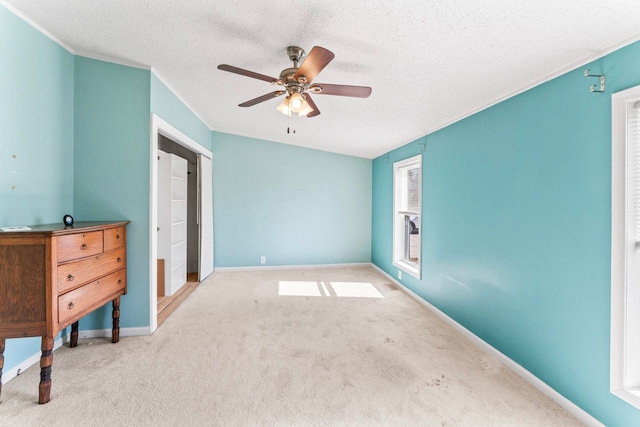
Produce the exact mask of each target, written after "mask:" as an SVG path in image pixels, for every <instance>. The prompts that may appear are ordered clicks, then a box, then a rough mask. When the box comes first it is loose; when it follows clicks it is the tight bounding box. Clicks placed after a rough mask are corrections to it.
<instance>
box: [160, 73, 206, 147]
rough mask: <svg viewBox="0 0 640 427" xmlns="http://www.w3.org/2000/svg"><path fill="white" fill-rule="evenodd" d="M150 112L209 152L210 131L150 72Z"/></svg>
mask: <svg viewBox="0 0 640 427" xmlns="http://www.w3.org/2000/svg"><path fill="white" fill-rule="evenodd" d="M151 112H152V113H155V114H157V115H158V116H160V118H162V119H163V120H164V121H166V122H168V123H170V124H171V125H172V126H173V127H175V128H176V129H179V130H180V132H182V133H184V134H185V135H187V136H188V137H189V138H191V139H193V140H194V141H196V142H197V143H198V144H200V145H202V146H203V147H204V148H206V149H207V150H211V131H210V130H209V127H208V126H207V125H205V124H204V123H203V122H202V121H201V120H200V119H199V118H198V117H197V116H196V115H195V114H194V113H193V112H192V111H191V110H190V109H189V108H188V107H187V106H186V105H185V104H184V103H183V102H182V101H180V99H179V98H178V97H177V96H176V95H175V94H174V93H173V92H172V91H171V90H170V89H169V88H168V87H167V86H166V85H165V84H164V83H162V81H161V80H160V79H159V78H158V77H157V76H156V75H155V74H154V73H153V72H152V73H151Z"/></svg>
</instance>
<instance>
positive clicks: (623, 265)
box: [610, 86, 640, 408]
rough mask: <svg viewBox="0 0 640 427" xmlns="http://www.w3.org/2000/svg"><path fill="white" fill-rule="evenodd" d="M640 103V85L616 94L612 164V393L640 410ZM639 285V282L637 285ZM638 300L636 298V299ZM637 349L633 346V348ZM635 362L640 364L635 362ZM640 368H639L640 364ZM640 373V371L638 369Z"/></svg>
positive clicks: (613, 97)
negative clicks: (631, 171) (638, 226)
mask: <svg viewBox="0 0 640 427" xmlns="http://www.w3.org/2000/svg"><path fill="white" fill-rule="evenodd" d="M639 100H640V86H636V87H634V88H631V89H627V90H624V91H621V92H618V93H615V94H613V95H612V140H611V148H612V150H611V151H612V153H611V157H612V164H611V362H610V369H611V370H610V390H611V393H613V394H614V395H616V396H618V397H619V398H621V399H623V400H624V401H626V402H628V403H630V404H631V405H633V406H635V407H636V408H640V388H639V387H638V386H639V385H640V384H631V381H630V379H629V374H628V373H629V371H630V366H631V365H629V363H631V362H632V361H631V360H630V359H632V358H630V357H629V356H628V355H629V353H630V348H632V349H633V350H632V352H634V353H635V354H637V353H638V351H640V339H638V338H637V337H636V338H635V339H633V340H632V339H627V337H628V336H630V335H632V333H631V332H630V329H634V331H633V332H638V330H637V329H638V328H637V325H635V326H633V327H632V324H635V323H637V322H635V323H634V322H632V321H631V314H632V313H634V312H636V313H637V311H638V307H640V300H638V301H636V302H635V308H634V307H629V309H627V307H628V302H629V301H628V300H630V299H631V297H630V296H629V295H638V292H640V283H637V282H638V281H637V280H635V281H634V280H627V271H628V262H627V254H628V248H629V245H630V244H631V245H634V246H635V244H636V243H635V241H634V242H630V239H629V237H628V236H629V233H628V229H627V209H628V201H627V164H626V161H627V152H628V147H627V117H628V114H627V106H628V105H629V104H631V103H635V102H637V101H639ZM634 282H635V283H634ZM633 299H634V300H635V299H636V298H633ZM631 346H633V347H631ZM634 363H636V364H637V363H639V362H638V361H634ZM636 366H637V365H636ZM635 369H636V370H637V368H635Z"/></svg>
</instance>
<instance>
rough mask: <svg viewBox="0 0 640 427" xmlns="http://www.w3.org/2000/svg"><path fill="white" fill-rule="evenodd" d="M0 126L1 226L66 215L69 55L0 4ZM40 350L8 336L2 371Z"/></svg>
mask: <svg viewBox="0 0 640 427" xmlns="http://www.w3.org/2000/svg"><path fill="white" fill-rule="evenodd" d="M0 129H2V139H1V140H0V226H11V225H29V224H46V223H54V222H55V223H57V222H61V221H62V216H63V215H64V214H66V213H73V165H72V163H73V55H72V54H71V53H69V52H68V51H66V50H65V49H63V48H62V47H60V46H59V45H58V44H56V43H54V42H53V41H51V40H50V39H49V38H47V37H45V36H44V35H42V33H40V32H39V31H37V30H36V29H34V28H33V27H31V26H30V25H28V24H26V23H25V22H24V21H23V20H21V19H19V18H18V17H16V16H15V15H14V14H13V13H11V12H9V11H8V10H7V9H5V8H4V7H2V6H0ZM14 154H15V155H16V156H17V157H16V158H15V159H14V158H13V157H12V155H14ZM65 165H68V167H65ZM14 170H15V171H16V173H15V174H14V173H13V171H14ZM13 185H16V187H17V189H16V190H11V187H12V186H13ZM39 349H40V339H39V338H23V339H17V340H7V346H6V351H5V365H4V366H5V370H9V369H12V368H13V367H15V366H17V365H18V364H19V363H20V362H21V361H23V360H24V359H26V358H27V357H29V356H32V355H33V354H35V353H37V352H38V351H39Z"/></svg>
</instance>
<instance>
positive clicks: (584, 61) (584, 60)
mask: <svg viewBox="0 0 640 427" xmlns="http://www.w3.org/2000/svg"><path fill="white" fill-rule="evenodd" d="M639 40H640V33H638V34H636V35H633V36H631V37H629V38H626V39H624V40H622V41H620V42H618V43H614V44H613V45H611V46H609V47H608V48H606V49H604V50H601V51H599V52H596V53H593V54H591V55H589V56H586V57H584V58H582V59H579V60H577V61H575V62H572V63H571V64H569V65H566V66H564V67H560V68H558V69H557V70H555V71H553V72H551V73H549V74H547V75H546V76H544V77H541V78H539V79H536V80H534V81H532V82H530V83H527V84H526V85H524V86H521V87H520V88H518V89H515V90H512V91H510V92H507V93H505V94H503V95H501V96H498V97H497V98H495V99H493V100H492V101H489V102H487V103H486V104H482V105H480V106H478V107H475V108H472V109H471V110H469V111H467V112H466V113H463V114H461V115H459V116H457V117H455V118H453V119H451V120H447V121H445V122H443V123H440V124H437V125H435V126H434V127H432V128H431V129H429V130H427V131H426V132H425V133H423V134H421V135H418V136H417V137H415V138H413V139H410V140H408V141H404V142H402V143H400V144H398V145H395V146H394V147H393V148H391V149H388V150H385V151H383V152H381V153H378V154H376V155H374V156H372V157H370V159H371V160H373V159H375V158H378V157H380V156H382V155H384V154H386V153H388V152H390V151H393V150H396V149H398V148H400V147H402V146H404V145H407V144H409V143H411V142H413V141H415V140H417V139H419V138H422V137H425V136H428V135H429V134H432V133H434V132H437V131H439V130H440V129H444V128H446V127H447V126H450V125H452V124H454V123H457V122H459V121H461V120H463V119H466V118H467V117H470V116H472V115H474V114H476V113H479V112H480V111H483V110H486V109H487V108H490V107H493V106H494V105H496V104H499V103H501V102H502V101H505V100H507V99H509V98H513V97H514V96H516V95H519V94H521V93H523V92H526V91H528V90H529V89H533V88H534V87H536V86H538V85H541V84H543V83H546V82H548V81H549V80H553V79H555V78H557V77H560V76H561V75H563V74H566V73H568V72H570V71H573V70H575V69H577V68H580V67H582V66H584V65H586V64H588V63H590V62H593V61H596V60H598V59H600V58H602V57H604V56H606V55H609V54H610V53H612V52H615V51H616V50H618V49H622V48H623V47H625V46H628V45H630V44H632V43H635V42H637V41H639Z"/></svg>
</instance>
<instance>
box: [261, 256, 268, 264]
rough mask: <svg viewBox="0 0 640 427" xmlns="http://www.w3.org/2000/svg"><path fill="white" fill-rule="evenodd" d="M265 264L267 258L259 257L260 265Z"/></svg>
mask: <svg viewBox="0 0 640 427" xmlns="http://www.w3.org/2000/svg"><path fill="white" fill-rule="evenodd" d="M266 263H267V257H266V256H261V257H260V264H266Z"/></svg>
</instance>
